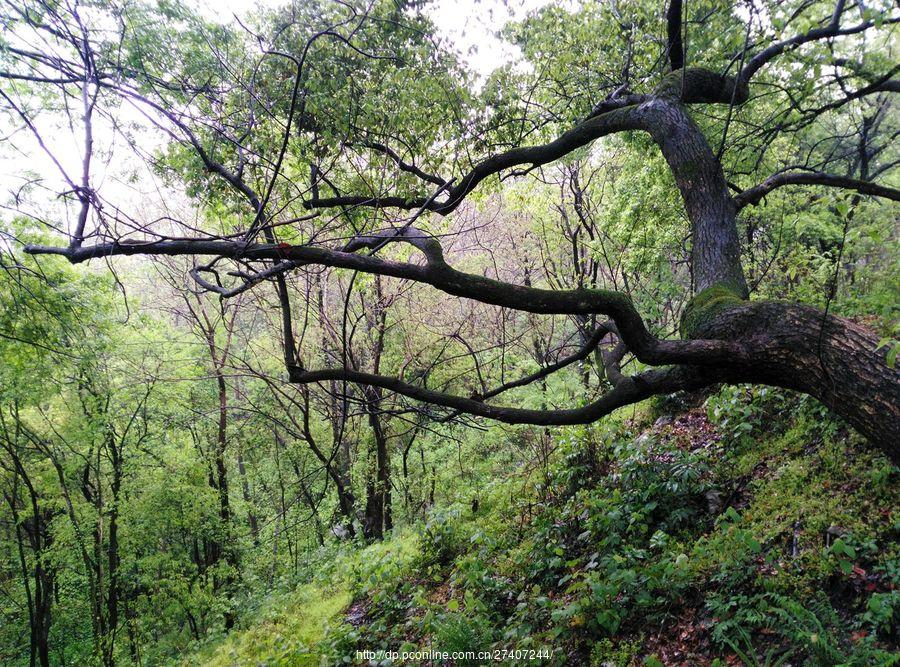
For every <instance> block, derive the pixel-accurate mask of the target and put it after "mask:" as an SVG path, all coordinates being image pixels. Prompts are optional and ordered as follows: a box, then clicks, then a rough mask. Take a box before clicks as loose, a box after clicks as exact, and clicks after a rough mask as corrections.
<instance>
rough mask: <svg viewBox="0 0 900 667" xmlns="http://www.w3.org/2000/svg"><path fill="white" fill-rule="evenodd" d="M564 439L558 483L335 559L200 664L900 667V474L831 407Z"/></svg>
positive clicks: (733, 405) (799, 402) (207, 651)
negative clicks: (429, 655) (465, 655)
mask: <svg viewBox="0 0 900 667" xmlns="http://www.w3.org/2000/svg"><path fill="white" fill-rule="evenodd" d="M556 436H557V440H556V445H557V446H556V449H555V451H554V453H553V455H552V457H551V463H550V465H549V467H548V468H546V469H542V468H541V467H540V466H533V467H525V466H523V467H522V468H520V469H518V470H515V471H513V472H512V473H510V471H509V470H508V469H507V470H505V471H504V472H503V473H501V472H500V471H499V470H498V471H497V474H496V475H495V477H494V479H493V481H485V483H484V484H477V485H474V486H472V487H469V488H466V489H463V490H461V491H460V493H459V495H458V496H457V498H456V500H455V502H450V503H448V504H446V505H444V506H436V507H434V508H432V509H431V511H430V513H429V515H428V519H427V520H426V521H423V522H422V523H421V524H419V525H416V526H412V527H409V528H407V529H405V530H402V529H401V530H398V531H395V535H394V536H393V538H392V539H391V540H388V541H386V542H384V543H382V544H376V545H372V546H369V547H367V548H364V549H360V548H358V547H355V546H354V545H352V544H348V543H344V544H339V545H332V546H330V547H328V548H325V549H323V551H322V553H321V558H320V559H318V561H317V562H318V565H317V566H316V568H315V569H314V570H313V571H312V572H311V573H310V574H311V579H312V583H309V584H307V585H306V586H304V587H303V588H302V589H300V590H299V591H298V592H295V593H293V594H285V595H282V596H275V597H273V598H271V599H270V600H268V601H267V602H266V605H265V607H266V608H265V610H264V611H258V612H255V613H253V614H248V615H247V616H246V617H245V618H244V619H243V629H241V630H238V631H236V632H233V633H232V634H231V635H230V636H229V637H228V638H227V640H225V642H224V643H211V644H209V645H207V646H205V647H203V649H202V650H201V651H200V652H199V653H198V654H197V655H195V656H192V658H191V659H190V660H189V661H188V662H191V663H194V662H197V661H200V662H204V663H206V664H212V665H224V664H247V663H256V664H278V665H303V664H322V663H324V664H334V663H342V662H343V663H351V664H355V663H359V662H365V660H360V656H359V655H358V654H357V651H364V650H371V651H377V650H379V649H382V650H393V651H398V652H400V651H421V650H427V649H434V650H440V651H446V652H453V651H468V650H492V651H496V652H497V655H498V656H499V657H500V658H501V660H500V662H504V663H509V664H514V663H517V662H522V661H517V660H516V659H515V654H507V655H511V657H508V658H507V659H506V660H503V659H502V658H503V655H504V654H503V653H502V652H503V651H504V650H512V651H526V652H527V651H535V652H537V653H535V654H534V657H535V658H536V659H534V660H528V661H527V662H530V663H531V664H591V665H606V664H612V665H640V664H645V665H660V664H664V665H737V664H750V665H757V664H759V665H776V664H792V665H800V664H810V665H836V664H848V665H871V664H878V665H881V664H898V662H900V659H898V653H897V642H898V638H900V635H898V627H897V621H898V617H900V591H898V590H897V586H898V584H900V548H898V541H897V538H898V535H900V514H898V511H897V510H898V507H900V504H898V497H900V494H898V490H897V484H896V482H897V474H898V471H897V469H896V468H893V467H891V466H890V464H889V463H888V462H887V461H886V460H885V459H884V458H882V457H881V456H879V455H877V454H876V453H874V452H872V451H870V450H869V449H868V447H867V446H866V445H865V443H863V442H862V441H861V440H860V439H859V438H858V437H857V436H855V435H853V434H851V433H849V432H848V431H847V430H846V429H845V428H844V427H842V426H841V425H839V424H838V423H836V422H834V421H832V420H831V419H830V418H829V417H828V415H827V414H826V413H825V412H824V411H823V410H822V409H821V408H820V407H819V406H817V405H816V404H814V403H813V402H812V401H810V400H807V399H801V398H797V397H794V396H789V395H786V394H784V393H781V392H776V391H772V390H766V389H753V390H751V389H748V388H742V387H737V388H725V389H723V390H721V391H720V392H719V393H717V394H714V395H712V396H709V397H703V396H701V397H697V396H694V397H685V399H684V401H682V402H681V403H678V402H672V401H670V402H669V403H667V404H663V403H660V404H657V405H656V406H654V407H653V408H652V409H649V408H648V409H647V410H646V411H645V412H644V413H643V415H638V416H636V417H635V418H634V419H633V420H631V421H629V422H628V423H611V424H607V425H606V426H605V427H603V428H597V429H595V430H592V431H584V430H582V431H577V432H575V431H571V432H570V431H563V432H560V433H557V434H556ZM476 498H477V500H478V502H477V504H476V503H474V502H473V501H474V500H475V499H476ZM476 505H477V506H476ZM548 654H549V657H547V656H548ZM526 656H527V654H526ZM541 656H544V657H541ZM378 657H379V658H383V656H378ZM519 657H522V655H521V654H520V656H519ZM375 662H377V660H376V661H373V664H374V663H375ZM440 662H441V661H435V662H434V664H439V663H440ZM478 662H483V661H479V660H457V661H456V663H457V664H475V663H478Z"/></svg>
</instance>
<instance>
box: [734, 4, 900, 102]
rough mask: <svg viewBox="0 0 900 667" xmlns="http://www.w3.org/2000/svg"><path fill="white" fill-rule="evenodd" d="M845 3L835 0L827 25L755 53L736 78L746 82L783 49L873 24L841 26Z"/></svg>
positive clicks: (893, 19) (848, 32)
mask: <svg viewBox="0 0 900 667" xmlns="http://www.w3.org/2000/svg"><path fill="white" fill-rule="evenodd" d="M845 5H846V1H845V0H837V2H836V3H835V6H834V11H833V12H832V14H831V19H830V20H829V22H828V24H827V25H824V26H822V27H819V28H813V29H812V30H809V31H807V32H805V33H802V34H799V35H794V36H793V37H791V38H789V39H785V40H782V41H780V42H775V43H774V44H771V45H770V46H768V47H766V48H765V49H763V50H762V51H760V52H759V53H757V54H756V55H755V56H753V57H752V58H751V59H750V60H749V61H747V64H746V65H744V67H743V68H742V69H741V71H740V73H739V74H738V79H739V80H740V81H741V83H742V84H744V85H746V84H748V83H749V82H750V79H751V78H752V77H753V75H754V74H756V73H757V72H758V71H759V70H761V69H762V68H763V67H764V66H765V65H766V64H768V63H769V62H770V61H772V60H774V59H775V58H777V57H778V56H780V55H781V54H782V53H784V52H785V51H793V50H794V49H796V48H798V47H800V46H802V45H803V44H807V43H808V42H814V41H817V40H820V39H830V38H832V37H841V36H844V35H855V34H858V33H860V32H863V31H865V30H868V29H869V28H872V27H873V26H875V22H874V21H863V22H862V23H859V24H857V25H855V26H851V27H849V28H841V14H843V12H844V8H845ZM898 21H900V18H889V19H886V20H885V21H883V24H885V25H888V24H892V23H897V22H898Z"/></svg>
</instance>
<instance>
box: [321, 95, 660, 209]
mask: <svg viewBox="0 0 900 667" xmlns="http://www.w3.org/2000/svg"><path fill="white" fill-rule="evenodd" d="M642 115H643V114H641V113H640V111H639V107H638V106H637V105H632V106H628V107H624V108H621V109H615V110H613V111H609V112H607V113H604V114H601V115H599V116H594V117H592V118H588V119H587V120H585V121H583V122H581V123H579V124H578V125H576V126H575V127H573V128H572V129H570V130H568V131H566V132H564V133H563V134H561V135H560V136H559V137H558V138H556V139H555V140H553V141H551V142H550V143H547V144H540V145H537V146H527V147H522V148H513V149H511V150H508V151H506V152H505V153H500V154H497V155H493V156H491V157H489V158H486V159H484V160H482V161H481V162H479V163H478V164H476V165H475V166H474V167H473V168H472V169H471V171H469V173H468V174H466V176H464V177H463V178H462V180H460V182H459V184H458V185H456V186H455V187H452V188H450V189H449V190H448V192H447V199H446V200H444V201H440V202H439V201H433V202H430V203H428V202H427V201H426V200H425V199H422V198H406V197H394V196H389V197H377V196H376V197H367V196H358V195H350V196H340V197H322V198H318V199H311V200H309V201H307V202H305V203H304V206H305V207H306V208H330V207H335V206H371V207H374V208H399V209H406V210H411V209H415V208H422V207H425V208H427V209H428V210H430V211H433V212H435V213H439V214H441V215H447V214H448V213H452V212H453V211H454V210H455V209H456V208H457V207H458V206H459V205H460V204H461V203H462V201H463V199H464V198H465V197H466V195H468V194H469V193H470V192H472V190H474V189H475V188H476V187H477V186H478V184H479V183H481V182H482V181H483V180H484V179H486V178H488V177H489V176H492V175H494V174H497V173H499V172H501V171H503V170H504V169H509V168H511V167H516V166H519V165H524V164H529V165H533V166H540V165H544V164H548V163H550V162H554V161H556V160H558V159H559V158H561V157H563V156H564V155H567V154H568V153H570V152H572V151H573V150H575V149H577V148H581V147H582V146H585V145H587V144H589V143H590V142H592V141H594V140H595V139H599V138H600V137H604V136H607V135H610V134H613V133H616V132H623V131H625V130H637V129H641V128H642V126H643V125H644V123H643V122H642Z"/></svg>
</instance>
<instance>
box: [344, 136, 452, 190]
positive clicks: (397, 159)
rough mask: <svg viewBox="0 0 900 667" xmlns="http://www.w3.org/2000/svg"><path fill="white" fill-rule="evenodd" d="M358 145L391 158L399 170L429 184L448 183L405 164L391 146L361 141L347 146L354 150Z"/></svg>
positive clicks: (414, 166)
mask: <svg viewBox="0 0 900 667" xmlns="http://www.w3.org/2000/svg"><path fill="white" fill-rule="evenodd" d="M357 145H359V146H364V147H365V148H370V149H372V150H373V151H377V152H378V153H383V154H384V155H386V156H387V157H389V158H390V159H391V160H393V161H394V163H395V164H396V165H397V168H398V169H400V171H405V172H407V173H410V174H413V175H414V176H417V177H418V178H421V179H422V180H423V181H428V182H429V183H434V184H435V185H444V184H445V183H446V182H447V181H446V180H445V179H443V178H441V177H440V176H435V175H434V174H429V173H428V172H426V171H423V170H422V169H420V168H419V167H417V166H416V165H414V164H410V163H408V162H404V161H403V158H401V157H400V156H399V155H398V154H397V152H396V151H395V150H393V149H392V148H390V147H389V146H385V145H384V144H379V143H377V142H374V141H360V142H357V143H356V144H352V143H349V144H347V146H350V147H351V148H353V147H355V146H357Z"/></svg>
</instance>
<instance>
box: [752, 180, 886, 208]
mask: <svg viewBox="0 0 900 667" xmlns="http://www.w3.org/2000/svg"><path fill="white" fill-rule="evenodd" d="M786 185H824V186H827V187H832V188H841V189H844V190H855V191H856V192H859V193H860V194H864V195H872V196H874V197H884V198H886V199H892V200H894V201H900V190H897V189H895V188H889V187H887V186H884V185H878V184H877V183H872V182H871V181H862V180H858V179H855V178H847V177H845V176H836V175H834V174H824V173H821V172H817V171H810V172H806V171H787V172H783V173H781V174H775V175H774V176H770V177H769V178H767V179H766V180H765V181H763V182H762V183H760V184H759V185H756V186H754V187H752V188H748V189H747V190H744V191H743V192H741V193H739V194H737V195H735V197H734V201H735V203H736V204H737V205H738V208H743V207H744V206H749V205H756V204H758V203H759V202H760V201H762V198H763V197H765V196H766V195H767V194H769V193H770V192H772V190H775V189H776V188H781V187H784V186H786Z"/></svg>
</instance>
